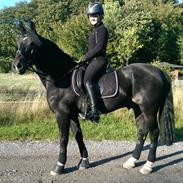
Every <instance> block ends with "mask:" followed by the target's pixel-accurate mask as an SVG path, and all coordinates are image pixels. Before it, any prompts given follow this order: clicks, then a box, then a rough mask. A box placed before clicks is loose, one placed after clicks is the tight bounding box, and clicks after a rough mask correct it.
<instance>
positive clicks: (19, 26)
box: [15, 20, 27, 34]
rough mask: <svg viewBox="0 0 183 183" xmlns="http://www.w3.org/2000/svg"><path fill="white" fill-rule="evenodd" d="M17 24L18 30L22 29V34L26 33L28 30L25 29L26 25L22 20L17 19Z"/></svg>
mask: <svg viewBox="0 0 183 183" xmlns="http://www.w3.org/2000/svg"><path fill="white" fill-rule="evenodd" d="M15 24H16V27H17V28H18V30H20V32H21V33H22V34H26V32H27V30H26V29H25V27H24V25H23V22H22V21H20V20H17V21H16V22H15Z"/></svg>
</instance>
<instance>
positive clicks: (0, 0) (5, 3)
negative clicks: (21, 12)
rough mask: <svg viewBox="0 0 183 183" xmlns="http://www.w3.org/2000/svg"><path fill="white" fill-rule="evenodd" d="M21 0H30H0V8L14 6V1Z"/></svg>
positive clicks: (18, 0)
mask: <svg viewBox="0 0 183 183" xmlns="http://www.w3.org/2000/svg"><path fill="white" fill-rule="evenodd" d="M22 1H23V2H24V1H27V2H29V1H30V0H0V9H2V8H4V7H9V6H14V5H15V4H16V3H18V2H22Z"/></svg>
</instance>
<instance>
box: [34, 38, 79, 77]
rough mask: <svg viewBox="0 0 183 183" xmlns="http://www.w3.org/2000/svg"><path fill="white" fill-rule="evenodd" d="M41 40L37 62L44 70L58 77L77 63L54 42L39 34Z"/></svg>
mask: <svg viewBox="0 0 183 183" xmlns="http://www.w3.org/2000/svg"><path fill="white" fill-rule="evenodd" d="M38 37H39V40H40V41H41V46H40V49H39V50H38V53H37V59H36V64H37V66H38V68H39V69H41V70H42V71H43V72H45V73H47V74H50V75H52V76H53V77H55V78H58V77H60V76H62V75H65V74H66V73H67V72H69V70H71V69H72V68H73V67H74V66H75V65H76V62H74V60H73V58H72V57H70V56H69V55H68V54H66V53H64V52H63V51H62V50H61V49H60V48H59V47H58V46H57V45H56V44H55V43H54V42H52V41H50V40H49V39H46V38H44V37H42V36H40V35H38Z"/></svg>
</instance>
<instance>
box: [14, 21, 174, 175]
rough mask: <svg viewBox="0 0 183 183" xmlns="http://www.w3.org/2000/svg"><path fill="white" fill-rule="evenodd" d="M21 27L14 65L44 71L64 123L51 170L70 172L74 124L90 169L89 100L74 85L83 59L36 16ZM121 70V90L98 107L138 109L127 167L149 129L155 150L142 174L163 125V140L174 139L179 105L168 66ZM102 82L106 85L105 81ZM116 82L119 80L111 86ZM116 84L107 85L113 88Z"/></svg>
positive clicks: (52, 102) (84, 162) (84, 164)
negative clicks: (50, 35)
mask: <svg viewBox="0 0 183 183" xmlns="http://www.w3.org/2000/svg"><path fill="white" fill-rule="evenodd" d="M19 28H20V30H21V38H20V40H19V43H18V50H17V52H16V56H15V59H14V61H13V62H12V69H13V70H14V71H16V72H18V73H19V74H24V73H25V72H26V70H28V69H30V70H33V71H34V72H36V73H37V74H38V75H39V77H40V80H41V81H42V83H43V85H44V87H45V89H46V91H47V100H48V104H49V106H50V108H51V110H52V111H53V112H54V113H55V116H56V119H57V123H58V127H59V132H60V152H59V157H58V162H57V163H56V165H55V167H54V168H53V170H52V171H51V174H52V175H56V174H62V173H64V166H65V163H66V159H67V144H68V141H69V129H70V128H71V129H72V131H73V133H74V134H75V139H76V141H77V143H78V146H79V150H80V155H81V160H80V163H79V165H78V168H79V169H86V168H88V167H89V160H88V152H87V149H86V147H85V144H84V142H83V135H82V131H81V128H80V124H79V120H78V114H79V113H83V112H84V111H85V104H86V100H85V98H84V97H82V96H80V95H78V94H76V93H77V92H76V91H74V89H73V86H72V85H73V82H72V79H73V77H72V74H73V71H74V68H75V67H76V66H77V64H76V62H74V61H73V59H72V58H71V57H70V56H68V55H67V54H65V53H64V52H63V51H62V50H60V49H59V48H58V46H57V45H55V44H54V43H53V42H51V41H50V40H48V39H45V38H43V37H42V36H40V35H38V34H37V32H36V29H35V25H34V23H33V22H30V24H29V26H28V27H25V26H24V25H23V23H21V22H20V23H19ZM116 76H117V78H118V83H119V85H118V89H117V92H116V94H115V95H113V96H111V97H104V98H99V99H98V107H99V109H100V111H101V112H102V113H109V112H111V111H114V110H116V109H119V108H122V107H127V108H128V109H130V108H132V109H133V111H134V114H135V119H136V126H137V143H136V146H135V149H134V152H133V155H132V157H131V158H130V159H128V161H127V162H126V163H125V164H123V167H124V168H128V169H129V168H132V167H135V162H136V161H137V160H138V159H139V158H140V154H141V151H142V149H143V145H144V141H145V139H146V137H147V134H148V133H149V137H150V146H149V155H148V159H147V162H146V163H145V165H144V166H143V167H142V168H141V170H140V172H141V173H142V174H148V173H150V172H151V171H152V164H153V163H154V162H155V160H156V149H157V142H158V136H159V129H160V132H161V133H160V134H161V137H162V140H163V142H164V143H165V144H166V145H171V144H172V143H173V128H174V109H173V101H172V89H171V80H170V77H169V76H168V75H167V74H166V73H165V72H163V71H162V70H160V69H159V68H157V67H154V66H152V65H150V64H131V65H128V66H126V67H122V68H119V69H117V70H116ZM103 78H107V80H108V81H109V82H110V80H112V78H113V74H112V73H108V74H105V76H103ZM101 80H102V79H101ZM104 80H106V79H104ZM101 84H103V85H106V84H105V82H103V81H101ZM112 85H114V82H113V81H112V82H111V84H110V86H112ZM110 86H109V85H108V86H103V87H104V88H105V87H106V88H110ZM157 118H159V119H157ZM157 121H159V125H158V122H157Z"/></svg>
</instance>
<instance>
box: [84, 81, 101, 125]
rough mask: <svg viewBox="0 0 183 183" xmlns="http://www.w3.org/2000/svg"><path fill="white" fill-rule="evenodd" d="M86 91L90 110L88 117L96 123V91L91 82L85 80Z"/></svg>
mask: <svg viewBox="0 0 183 183" xmlns="http://www.w3.org/2000/svg"><path fill="white" fill-rule="evenodd" d="M86 91H87V93H88V95H89V99H90V108H91V111H90V112H89V114H88V118H89V119H91V120H92V121H95V122H97V123H98V121H99V111H98V109H97V91H96V89H95V87H94V86H93V85H92V83H91V82H88V81H87V82H86Z"/></svg>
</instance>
